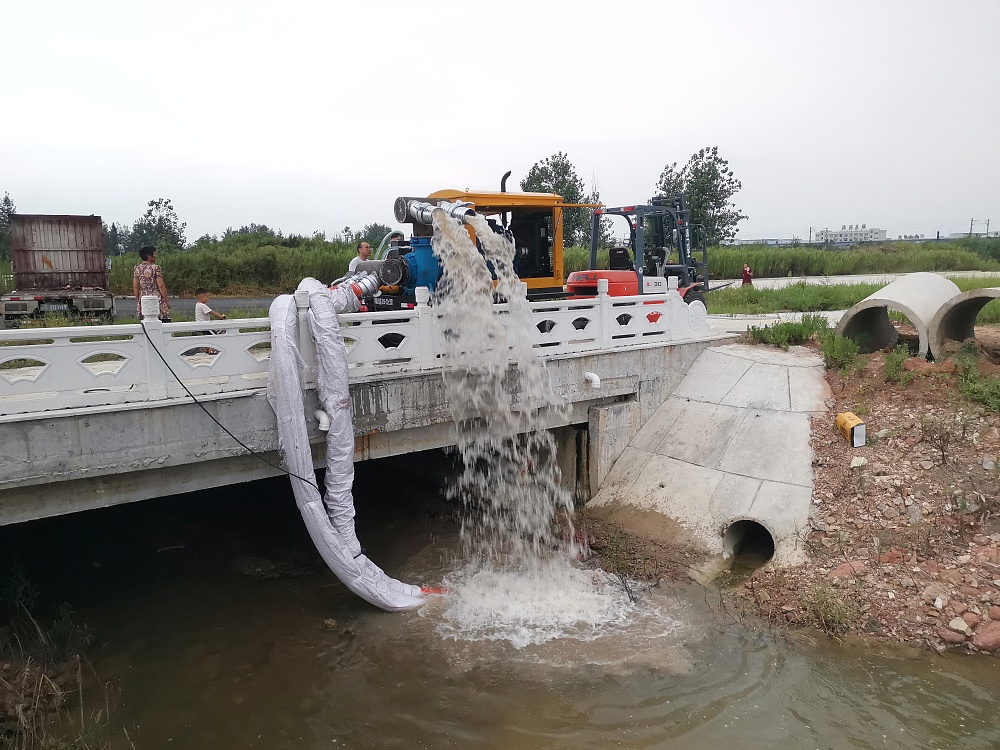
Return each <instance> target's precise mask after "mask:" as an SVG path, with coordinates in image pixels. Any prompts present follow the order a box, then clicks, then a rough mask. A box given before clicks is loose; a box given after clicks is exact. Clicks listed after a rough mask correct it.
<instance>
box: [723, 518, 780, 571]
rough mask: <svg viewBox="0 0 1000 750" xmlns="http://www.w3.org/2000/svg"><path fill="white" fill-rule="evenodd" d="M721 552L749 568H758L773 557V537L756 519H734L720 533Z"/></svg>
mask: <svg viewBox="0 0 1000 750" xmlns="http://www.w3.org/2000/svg"><path fill="white" fill-rule="evenodd" d="M722 554H723V556H725V557H726V558H733V560H734V561H739V562H740V563H742V564H743V565H745V566H746V567H749V568H759V567H760V566H761V565H763V564H764V563H766V562H768V561H769V560H770V559H771V558H772V557H774V537H773V536H771V532H770V531H768V530H767V529H766V528H764V526H763V525H762V524H759V523H757V522H756V521H748V520H743V521H736V522H735V523H733V524H731V525H730V526H729V528H727V529H726V531H725V533H724V534H723V535H722Z"/></svg>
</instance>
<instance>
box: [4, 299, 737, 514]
mask: <svg viewBox="0 0 1000 750" xmlns="http://www.w3.org/2000/svg"><path fill="white" fill-rule="evenodd" d="M531 306H532V314H533V316H534V318H535V320H536V325H535V326H534V327H533V328H532V329H531V330H530V331H527V332H519V335H529V336H531V337H532V345H533V347H535V349H536V351H538V353H539V356H540V357H541V358H543V359H544V360H545V361H546V364H547V370H548V373H549V377H550V379H551V384H552V390H553V393H554V394H556V396H557V398H558V399H560V400H561V402H562V403H563V404H564V405H565V408H562V409H555V410H551V412H550V413H549V424H548V425H547V427H549V428H551V429H555V430H562V433H560V434H559V440H560V460H561V461H562V462H563V463H564V465H565V466H566V469H567V470H566V472H565V473H566V474H567V481H572V482H574V483H576V484H580V483H582V484H584V485H588V486H589V485H590V484H594V485H596V484H599V482H600V481H601V480H602V479H603V478H604V475H605V474H606V473H607V471H608V470H609V469H610V466H611V464H612V463H613V461H614V459H616V458H617V457H618V454H620V453H621V451H622V450H624V448H625V445H626V444H627V443H628V440H630V439H631V437H632V436H633V435H634V434H635V432H636V431H637V430H638V428H639V427H640V426H641V424H642V423H643V422H644V421H645V419H646V418H648V417H649V416H650V415H651V414H652V413H653V412H654V411H655V410H656V409H657V408H658V407H659V405H660V404H661V403H662V402H663V401H664V400H665V399H666V398H667V396H669V394H670V392H671V391H672V390H673V388H674V387H675V386H676V385H677V384H678V383H679V382H680V380H681V379H682V378H683V376H684V374H685V373H686V372H687V370H688V368H689V367H690V366H691V364H692V363H693V362H694V361H695V359H697V356H698V354H700V352H701V351H702V349H704V348H705V347H707V346H710V345H711V344H713V343H718V341H719V340H720V336H719V335H717V334H714V333H713V332H712V330H711V329H710V328H709V326H708V325H707V316H706V314H705V309H704V306H703V305H701V304H700V303H695V304H693V305H691V306H688V305H685V304H684V302H683V300H681V298H680V297H679V296H678V295H677V294H676V292H674V291H670V292H668V293H667V294H665V295H655V296H653V295H646V296H641V297H627V298H626V297H609V296H607V295H606V294H601V295H599V296H598V297H597V298H594V299H588V300H562V301H557V302H536V303H532V305H531ZM495 308H496V309H495V312H496V313H497V314H503V313H504V312H505V306H504V305H497V306H495ZM305 313H306V308H305V307H304V306H303V305H300V314H301V315H303V316H304V315H305ZM341 324H342V326H343V328H344V336H345V342H346V344H347V347H348V359H349V366H350V380H351V399H352V407H353V412H354V420H355V434H356V444H355V457H356V460H366V459H369V458H379V457H384V456H391V455H398V454H402V453H409V452H414V451H419V450H426V449H429V448H437V447H443V446H447V445H451V444H453V443H454V425H453V423H452V421H451V416H450V412H449V408H448V404H447V402H446V399H445V395H444V390H443V385H442V379H441V359H440V352H441V351H442V348H441V347H440V346H439V337H440V335H441V332H440V330H439V328H438V321H437V316H436V314H435V312H434V309H433V308H432V307H430V306H428V305H426V304H424V305H419V306H418V307H417V308H416V309H415V310H412V311H401V312H392V313H387V312H384V313H359V314H352V315H344V316H341ZM211 326H212V328H211V330H212V331H213V332H212V333H209V334H208V335H198V336H194V335H192V334H193V333H195V332H200V331H202V330H204V329H205V324H199V323H174V324H166V325H164V324H161V323H159V321H156V320H147V321H146V322H145V330H144V329H143V327H142V326H140V325H130V326H107V327H92V328H56V329H34V330H31V331H27V330H24V331H0V524H4V523H15V522H19V521H26V520H31V519H34V518H41V517H45V516H50V515H57V514H62V513H69V512H75V511H80V510H86V509H89V508H95V507H104V506H108V505H114V504H118V503H123V502H132V501H137V500H142V499H147V498H152V497H159V496H165V495H172V494H177V493H182V492H188V491H194V490H202V489H208V488H211V487H217V486H221V485H226V484H232V483H236V482H243V481H251V480H254V479H259V478H263V477H268V476H274V475H276V474H278V473H279V470H278V469H276V468H273V467H270V466H268V465H267V464H265V463H263V462H262V461H260V460H259V459H258V458H256V457H254V456H252V455H248V454H247V452H246V451H245V450H244V449H243V448H242V447H241V446H240V445H239V444H237V443H236V442H235V441H234V440H233V439H232V438H231V437H230V436H229V435H227V434H226V433H225V431H223V430H222V429H221V428H220V427H219V426H218V425H217V424H216V423H215V422H213V421H212V419H210V418H209V417H208V416H207V415H206V414H205V412H204V411H203V410H202V407H201V406H199V405H198V404H195V403H193V402H192V399H191V397H189V396H188V395H187V393H186V392H185V387H186V388H187V390H189V391H190V392H191V393H192V394H194V396H195V397H196V398H197V400H198V401H199V402H201V404H202V405H203V406H204V408H205V409H206V410H207V411H208V412H209V413H210V414H211V415H212V417H214V418H215V419H216V420H218V422H220V423H221V424H223V425H225V426H226V427H227V428H228V429H229V430H230V431H232V432H233V433H234V434H235V435H236V437H238V438H239V440H240V441H241V442H243V443H244V444H246V445H247V446H249V447H250V448H252V449H253V450H254V451H255V452H258V453H260V454H261V455H263V457H265V458H266V459H267V460H268V461H270V462H271V463H273V464H277V463H279V458H280V457H279V455H278V453H277V438H276V430H275V421H274V420H275V417H274V413H273V411H272V410H271V408H270V406H269V404H268V403H267V400H266V395H265V387H266V382H267V371H268V357H269V341H270V338H269V322H268V321H267V320H266V319H254V320H232V321H218V322H213V323H212V324H211ZM300 328H302V330H305V331H307V330H308V326H301V327H300ZM307 350H308V347H303V351H307ZM157 352H159V353H160V354H162V355H163V359H162V360H161V359H160V356H159V354H157ZM303 365H304V374H305V379H306V381H307V383H311V382H312V379H313V369H312V368H313V363H312V362H310V361H308V359H307V360H306V361H305V362H304V363H303ZM168 366H169V369H168ZM171 370H172V371H173V372H174V373H176V374H177V376H178V378H179V379H180V380H181V381H183V386H182V385H181V384H180V383H178V382H177V379H175V378H174V376H173V375H172V374H171V372H170V371H171ZM587 372H592V373H596V374H597V375H598V376H599V377H600V379H601V387H600V389H596V390H595V389H594V388H592V387H591V385H590V384H589V383H587V382H586V380H585V378H584V374H585V373H587ZM508 380H509V382H510V383H511V388H512V389H513V390H514V392H515V397H516V392H517V377H516V370H513V371H512V373H511V377H510V378H508ZM306 397H307V406H306V413H307V414H311V413H312V411H313V410H314V408H315V403H316V402H315V394H314V393H313V392H312V391H307V394H306ZM310 428H311V439H312V441H313V449H314V456H315V457H316V458H317V465H319V461H318V459H319V458H320V457H321V455H322V451H323V445H322V444H323V440H324V435H323V433H321V432H319V431H318V429H317V425H316V423H315V422H312V423H311V424H310ZM581 456H582V457H583V459H584V460H582V461H580V460H578V459H580V457H581ZM580 466H583V467H584V468H583V470H582V472H581V470H580V469H579V467H580Z"/></svg>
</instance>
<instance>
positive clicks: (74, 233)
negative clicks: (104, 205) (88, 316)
mask: <svg viewBox="0 0 1000 750" xmlns="http://www.w3.org/2000/svg"><path fill="white" fill-rule="evenodd" d="M10 249H11V263H12V265H13V267H14V287H15V288H16V289H17V290H18V291H27V290H41V289H63V288H65V287H67V286H68V287H72V288H75V289H83V288H84V287H97V288H100V289H107V288H108V272H107V269H106V267H105V263H104V230H103V226H102V223H101V217H100V216H44V215H39V214H14V215H13V216H12V217H11V220H10Z"/></svg>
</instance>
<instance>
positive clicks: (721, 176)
mask: <svg viewBox="0 0 1000 750" xmlns="http://www.w3.org/2000/svg"><path fill="white" fill-rule="evenodd" d="M741 187H742V185H741V183H740V181H739V180H737V179H736V177H735V175H734V174H733V170H732V169H730V168H729V162H727V161H726V160H725V159H723V158H722V157H721V156H719V149H718V147H715V146H713V147H711V148H703V149H701V150H700V151H698V152H696V153H695V154H693V155H692V156H691V158H690V159H689V160H688V162H687V163H686V164H685V165H684V166H683V167H680V168H678V166H677V162H674V163H672V164H668V165H667V166H666V167H665V168H664V169H663V172H662V173H661V174H660V178H659V180H658V181H657V183H656V186H655V188H654V189H655V191H656V193H657V194H658V195H664V196H667V197H674V196H677V195H683V196H684V197H685V199H686V200H687V204H688V206H689V208H690V209H691V220H692V222H693V223H695V224H700V225H702V227H703V228H704V232H705V234H706V238H707V240H708V244H710V245H718V244H720V243H722V242H725V241H726V240H731V239H733V238H734V237H735V236H736V233H737V232H738V231H739V229H738V226H737V225H738V224H739V222H741V221H743V220H744V219H746V218H747V217H746V215H745V214H743V212H742V211H740V210H739V209H738V208H736V205H735V204H734V203H733V202H732V198H733V196H734V195H735V194H736V192H737V191H739V190H740V188H741ZM521 189H522V190H525V191H529V192H553V193H558V194H559V195H561V196H562V197H563V199H564V200H565V201H566V202H567V203H600V202H601V196H600V192H599V190H598V188H597V185H596V184H595V185H594V186H593V187H592V189H591V190H590V191H589V192H587V191H586V188H585V186H584V182H583V180H582V179H581V178H580V176H579V175H578V174H577V171H576V167H574V166H573V164H572V162H570V160H569V157H568V156H567V155H566V154H564V153H563V152H562V151H559V152H557V153H555V154H553V155H552V156H550V157H548V158H546V159H543V160H541V161H539V162H536V163H535V164H534V165H533V166H532V167H531V169H529V170H528V173H527V174H526V175H525V177H524V179H523V180H521ZM15 211H16V208H15V206H14V202H13V201H12V200H11V198H10V195H8V194H6V193H5V194H4V197H3V199H2V200H0V260H9V258H10V237H9V232H8V227H9V223H10V217H11V215H13V214H14V213H15ZM186 228H187V223H186V222H183V221H181V220H180V218H179V217H178V216H177V211H176V210H175V209H174V206H173V203H171V201H170V199H169V198H157V199H155V200H151V201H150V202H149V204H148V206H147V207H146V211H145V213H143V215H142V216H140V217H139V218H138V219H136V220H135V221H134V222H132V223H131V224H118V223H112V224H111V226H107V225H105V241H104V252H105V254H107V255H109V256H119V255H124V254H126V253H130V252H138V250H139V249H140V248H142V247H146V246H153V247H155V248H156V249H157V250H158V251H159V252H160V254H161V255H162V254H163V253H169V252H172V251H180V250H185V249H192V248H196V249H204V250H207V249H212V248H214V247H218V245H219V242H220V240H224V239H226V238H229V237H232V236H234V235H253V236H257V237H260V238H262V239H264V240H266V241H267V242H266V244H273V245H277V246H285V247H298V246H299V245H301V244H302V243H303V241H304V240H306V239H309V238H306V237H303V236H302V235H295V234H290V235H287V236H286V235H284V234H282V232H281V230H274V229H271V228H270V227H268V226H267V225H266V224H254V223H251V224H249V225H246V226H241V227H240V228H239V229H233V228H232V227H229V228H227V229H226V230H225V232H223V234H222V236H221V238H220V237H218V236H216V235H211V234H205V235H202V236H201V237H199V238H198V239H197V240H196V241H195V242H194V243H192V244H190V245H188V243H187V240H186V238H185V236H184V232H185V230H186ZM599 230H600V232H601V236H600V237H599V239H598V244H599V245H600V246H601V247H607V246H608V245H610V244H611V243H612V241H613V237H612V235H611V223H610V220H608V219H605V220H604V221H602V222H601V223H600V224H599ZM390 231H392V228H391V227H389V226H388V225H386V224H380V223H378V222H373V223H371V224H367V225H365V227H364V228H362V229H360V230H357V231H354V230H352V229H351V228H350V227H344V228H343V230H342V231H341V232H340V233H339V234H337V235H335V236H334V237H333V238H331V239H332V241H334V242H337V243H349V244H357V243H358V242H361V241H366V242H368V243H370V244H371V245H373V246H377V245H378V243H380V242H381V241H382V239H383V238H384V237H385V236H386V235H387V234H388V233H389V232H390ZM590 232H591V221H590V212H589V211H588V210H587V209H584V208H578V209H567V210H566V211H565V212H564V214H563V242H564V244H565V245H566V246H572V245H585V246H586V245H589V244H590ZM311 239H322V240H325V239H326V237H325V235H324V233H323V232H316V233H314V234H313V236H312V238H311Z"/></svg>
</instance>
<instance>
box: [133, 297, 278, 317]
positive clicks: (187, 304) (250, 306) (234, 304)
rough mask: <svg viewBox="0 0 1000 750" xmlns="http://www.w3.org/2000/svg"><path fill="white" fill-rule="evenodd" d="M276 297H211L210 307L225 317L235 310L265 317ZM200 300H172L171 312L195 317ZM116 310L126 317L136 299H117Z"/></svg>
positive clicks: (178, 298) (172, 298)
mask: <svg viewBox="0 0 1000 750" xmlns="http://www.w3.org/2000/svg"><path fill="white" fill-rule="evenodd" d="M273 299H274V297H211V298H210V299H209V300H208V306H209V307H211V308H212V309H213V310H215V311H216V312H220V313H222V314H223V315H229V313H230V312H232V311H233V310H242V311H244V312H248V311H254V312H255V316H256V313H259V314H261V315H263V316H266V315H267V308H269V307H270V306H271V301H272V300H273ZM197 302H198V300H196V299H194V298H186V297H185V298H181V297H171V298H170V310H171V312H177V313H185V314H187V315H194V306H195V304H196V303H197ZM115 309H116V310H117V311H118V314H119V315H126V314H128V313H129V312H131V311H132V310H134V309H135V297H115Z"/></svg>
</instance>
